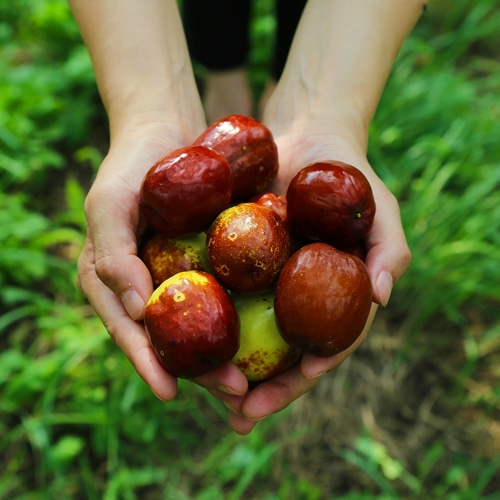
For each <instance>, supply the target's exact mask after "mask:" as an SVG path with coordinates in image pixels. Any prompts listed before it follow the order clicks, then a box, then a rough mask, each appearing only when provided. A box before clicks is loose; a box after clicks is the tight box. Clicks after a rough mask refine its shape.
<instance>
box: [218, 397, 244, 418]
mask: <svg viewBox="0 0 500 500" xmlns="http://www.w3.org/2000/svg"><path fill="white" fill-rule="evenodd" d="M222 402H223V403H224V406H225V407H226V408H227V409H228V410H229V411H230V412H231V413H235V414H236V415H239V416H240V417H242V416H243V414H242V413H241V412H240V411H237V410H236V408H234V406H232V405H231V404H229V403H228V402H227V401H222Z"/></svg>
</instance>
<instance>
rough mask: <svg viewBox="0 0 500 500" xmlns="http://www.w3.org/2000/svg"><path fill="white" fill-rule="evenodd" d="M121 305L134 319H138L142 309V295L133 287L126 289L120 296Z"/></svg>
mask: <svg viewBox="0 0 500 500" xmlns="http://www.w3.org/2000/svg"><path fill="white" fill-rule="evenodd" d="M121 300H122V304H123V307H125V310H126V311H127V313H128V315H129V316H130V317H131V318H132V319H133V320H134V321H136V320H138V319H139V318H140V317H141V316H142V312H143V310H144V301H143V300H142V297H141V296H140V295H139V294H138V293H137V292H136V291H135V290H134V289H133V288H131V289H130V290H127V291H126V292H125V293H123V294H122V297H121Z"/></svg>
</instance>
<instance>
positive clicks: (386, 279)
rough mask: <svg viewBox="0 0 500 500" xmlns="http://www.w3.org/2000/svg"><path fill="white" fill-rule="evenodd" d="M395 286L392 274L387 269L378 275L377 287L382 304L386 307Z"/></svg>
mask: <svg viewBox="0 0 500 500" xmlns="http://www.w3.org/2000/svg"><path fill="white" fill-rule="evenodd" d="M393 286H394V282H393V281H392V276H391V274H390V273H389V272H387V271H382V272H381V273H380V274H379V275H378V277H377V281H376V287H377V292H378V296H379V299H380V305H381V306H383V307H385V306H386V305H387V304H388V303H389V299H390V298H391V292H392V287H393Z"/></svg>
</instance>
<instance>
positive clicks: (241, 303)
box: [231, 290, 301, 382]
mask: <svg viewBox="0 0 500 500" xmlns="http://www.w3.org/2000/svg"><path fill="white" fill-rule="evenodd" d="M232 298H233V301H234V305H235V306H236V310H237V311H238V316H239V318H240V348H239V349H238V352H237V353H236V355H235V356H234V358H233V359H232V360H231V362H232V363H233V364H234V365H236V366H237V367H238V368H239V369H240V370H241V371H242V372H243V373H244V375H245V376H246V377H247V379H248V380H250V381H251V382H259V381H262V380H266V379H269V378H271V377H274V376H275V375H278V374H280V373H282V372H284V371H285V370H287V369H288V368H290V367H291V366H292V365H293V364H294V363H295V362H296V361H297V359H298V358H299V356H300V353H301V351H300V349H298V348H296V347H292V346H291V345H289V344H288V343H287V342H285V341H284V340H283V337H282V336H281V335H280V333H279V331H278V328H277V326H276V320H275V317H274V290H271V291H270V292H266V293H264V294H258V295H248V294H233V295H232Z"/></svg>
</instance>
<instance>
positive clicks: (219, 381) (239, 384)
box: [192, 363, 248, 399]
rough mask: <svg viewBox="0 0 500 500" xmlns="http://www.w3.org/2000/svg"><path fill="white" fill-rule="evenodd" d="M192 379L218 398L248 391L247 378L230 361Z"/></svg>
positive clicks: (238, 394) (241, 394)
mask: <svg viewBox="0 0 500 500" xmlns="http://www.w3.org/2000/svg"><path fill="white" fill-rule="evenodd" d="M192 381H193V382H195V383H196V384H198V385H200V386H201V387H204V388H205V389H207V390H209V391H210V392H211V393H212V394H213V395H215V396H216V397H218V398H219V399H224V396H228V395H229V396H243V395H244V394H246V393H247V391H248V380H247V379H246V377H245V375H243V373H242V372H241V370H240V369H239V368H237V367H236V366H234V365H233V364H231V363H225V364H224V365H222V366H220V367H219V368H216V369H215V370H211V371H209V372H208V373H205V374H204V375H202V376H200V377H196V378H194V379H193V380H192Z"/></svg>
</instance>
